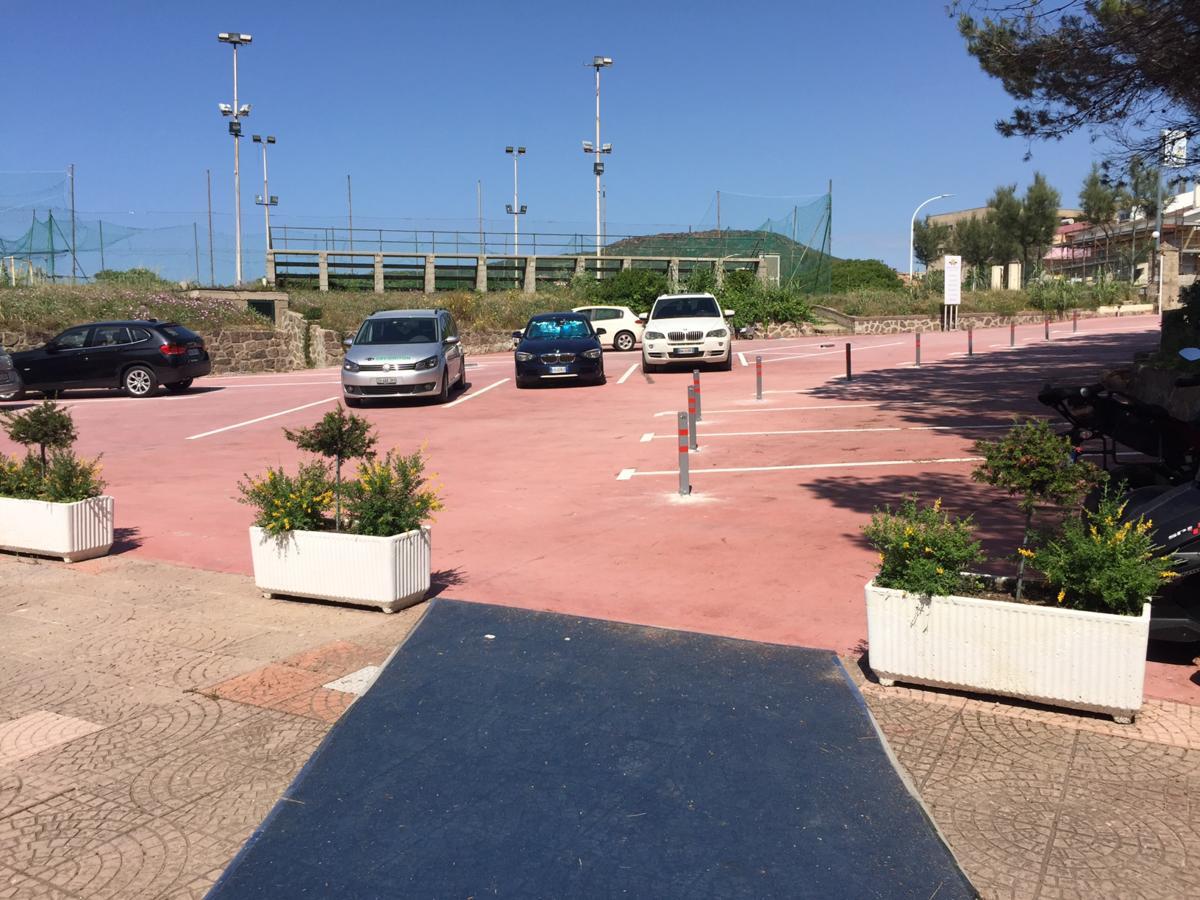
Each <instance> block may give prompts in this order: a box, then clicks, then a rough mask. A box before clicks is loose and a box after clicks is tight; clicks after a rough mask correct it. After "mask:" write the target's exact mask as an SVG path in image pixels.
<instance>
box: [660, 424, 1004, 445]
mask: <svg viewBox="0 0 1200 900" xmlns="http://www.w3.org/2000/svg"><path fill="white" fill-rule="evenodd" d="M981 428H1012V423H1011V422H1010V423H1007V424H1004V425H892V426H866V427H863V428H801V429H796V430H792V431H705V432H702V435H703V436H704V437H706V438H710V437H759V436H768V435H773V434H856V433H858V432H860V431H950V430H962V431H977V430H979V429H981ZM674 437H675V435H673V434H654V433H650V434H643V435H642V443H648V442H650V441H654V440H664V439H667V438H674Z"/></svg>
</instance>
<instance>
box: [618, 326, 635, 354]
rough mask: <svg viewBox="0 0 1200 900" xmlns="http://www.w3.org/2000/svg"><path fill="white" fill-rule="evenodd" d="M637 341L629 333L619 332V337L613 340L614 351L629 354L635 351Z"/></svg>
mask: <svg viewBox="0 0 1200 900" xmlns="http://www.w3.org/2000/svg"><path fill="white" fill-rule="evenodd" d="M636 343H637V339H636V338H635V337H634V336H633V335H632V334H631V333H630V332H628V331H618V332H617V336H616V337H615V338H613V349H614V350H620V351H621V352H622V353H628V352H629V351H630V350H632V349H633V347H634V344H636Z"/></svg>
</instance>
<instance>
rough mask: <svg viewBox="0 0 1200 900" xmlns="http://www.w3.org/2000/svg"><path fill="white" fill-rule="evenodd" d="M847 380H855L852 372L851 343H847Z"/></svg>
mask: <svg viewBox="0 0 1200 900" xmlns="http://www.w3.org/2000/svg"><path fill="white" fill-rule="evenodd" d="M846 380H847V381H853V380H854V376H853V375H852V374H851V372H850V344H849V343H847V344H846Z"/></svg>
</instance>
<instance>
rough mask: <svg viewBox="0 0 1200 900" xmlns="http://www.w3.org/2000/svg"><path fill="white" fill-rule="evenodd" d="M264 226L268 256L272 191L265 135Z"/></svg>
mask: <svg viewBox="0 0 1200 900" xmlns="http://www.w3.org/2000/svg"><path fill="white" fill-rule="evenodd" d="M262 156H263V227H265V228H266V229H267V256H270V255H271V192H270V189H269V188H268V186H267V140H266V137H265V136H264V137H263V142H262Z"/></svg>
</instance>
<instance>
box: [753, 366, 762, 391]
mask: <svg viewBox="0 0 1200 900" xmlns="http://www.w3.org/2000/svg"><path fill="white" fill-rule="evenodd" d="M754 375H755V380H756V382H757V385H758V387H757V390H756V391H755V392H754V399H755V400H761V399H762V357H761V356H756V357H754Z"/></svg>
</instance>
